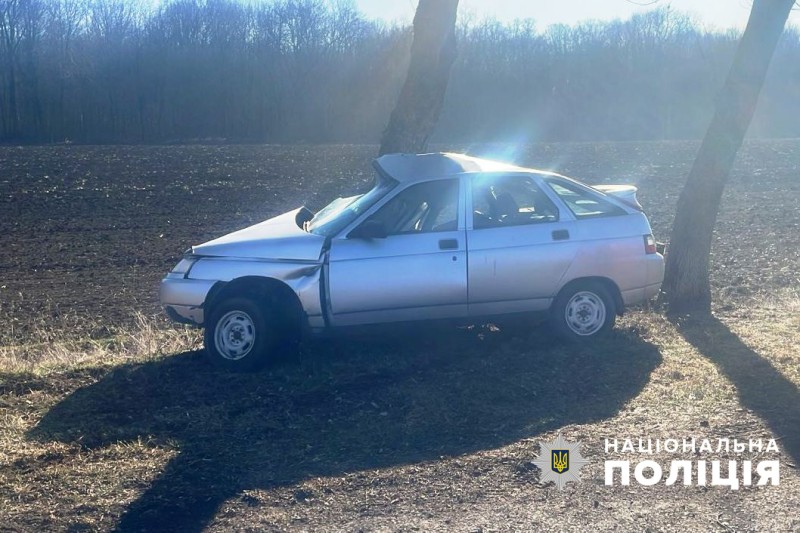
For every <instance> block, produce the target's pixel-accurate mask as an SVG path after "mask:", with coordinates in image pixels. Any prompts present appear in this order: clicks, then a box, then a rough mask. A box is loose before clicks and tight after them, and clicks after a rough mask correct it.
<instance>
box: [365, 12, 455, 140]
mask: <svg viewBox="0 0 800 533" xmlns="http://www.w3.org/2000/svg"><path fill="white" fill-rule="evenodd" d="M457 10H458V0H419V4H418V5H417V12H416V14H415V15H414V41H413V43H412V45H411V63H410V64H409V66H408V77H407V78H406V82H405V85H404V86H403V90H402V92H401V93H400V98H399V99H398V101H397V106H396V107H395V109H394V111H393V112H392V115H391V117H390V119H389V125H388V126H387V128H386V131H385V132H384V134H383V139H382V140H381V147H380V154H387V153H391V152H423V151H425V148H426V147H427V144H428V139H429V138H430V136H431V133H432V132H433V128H434V127H435V126H436V122H437V121H438V120H439V115H440V114H441V111H442V106H443V105H444V95H445V92H446V90H447V81H448V79H449V78H450V68H451V67H452V66H453V62H454V61H455V59H456V33H455V31H456V12H457Z"/></svg>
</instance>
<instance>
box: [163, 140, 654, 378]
mask: <svg viewBox="0 0 800 533" xmlns="http://www.w3.org/2000/svg"><path fill="white" fill-rule="evenodd" d="M375 169H376V170H377V176H376V179H375V184H374V186H373V188H372V189H371V190H370V191H369V192H367V193H366V194H363V195H360V196H352V197H349V198H339V199H337V200H334V201H333V202H332V203H331V204H330V205H328V206H327V207H325V208H324V209H322V210H321V211H319V212H318V213H316V214H314V213H312V212H311V211H309V210H308V209H306V208H305V207H301V208H299V209H295V210H294V211H290V212H288V213H285V214H283V215H280V216H277V217H275V218H272V219H269V220H267V221H265V222H261V223H260V224H256V225H254V226H251V227H249V228H245V229H243V230H240V231H236V232H234V233H231V234H229V235H225V236H224V237H220V238H218V239H215V240H213V241H210V242H207V243H205V244H201V245H199V246H194V247H192V248H191V250H190V251H188V252H187V253H186V255H185V256H184V258H183V260H181V261H180V263H178V265H177V266H176V267H175V268H174V269H173V270H172V272H170V273H169V274H167V276H166V278H164V280H163V282H162V284H161V302H162V304H163V305H164V306H165V308H166V310H167V313H168V314H169V315H170V317H172V318H173V319H175V320H177V321H180V322H188V323H192V324H196V325H200V326H204V327H205V346H206V352H207V354H208V356H209V358H210V359H211V361H212V362H214V363H215V364H217V365H219V366H222V367H225V368H229V369H233V370H254V369H257V368H260V367H262V366H263V365H264V364H266V363H268V362H269V361H270V360H271V359H272V358H273V357H274V356H275V355H276V354H277V353H278V352H279V351H281V350H284V349H286V348H287V347H289V346H290V345H291V344H292V343H293V341H295V340H296V339H298V338H299V336H300V335H301V334H302V333H303V332H305V331H311V332H315V331H317V332H318V331H322V330H326V329H329V328H337V327H341V326H352V325H359V324H375V323H387V322H395V321H409V320H430V319H443V318H449V319H453V318H456V319H464V320H465V321H469V320H473V319H478V318H483V317H491V316H496V315H506V314H512V313H528V312H533V311H548V312H549V313H550V318H551V321H552V325H553V327H554V329H555V331H557V332H558V333H559V334H560V335H562V336H564V337H566V338H568V339H572V340H585V339H591V338H594V337H596V336H598V335H601V334H603V333H605V332H607V331H608V330H610V329H611V328H612V327H613V325H614V320H615V317H616V315H618V314H621V313H622V311H623V309H624V307H625V306H626V305H631V304H639V303H642V302H644V301H646V300H648V299H649V298H651V297H653V296H654V295H655V294H656V293H657V292H658V290H659V288H660V286H661V282H662V279H663V276H664V258H663V257H662V256H661V254H660V253H658V250H657V249H656V242H655V239H654V238H653V235H652V232H651V229H650V224H649V222H648V220H647V217H646V216H645V215H644V213H643V212H642V208H641V206H640V205H639V204H638V202H637V200H636V188H635V187H632V186H625V185H617V186H613V185H612V186H598V187H589V186H587V185H585V184H582V183H580V182H578V181H575V180H572V179H570V178H567V177H564V176H561V175H558V174H554V173H552V172H545V171H540V170H532V169H528V168H521V167H516V166H512V165H509V164H505V163H499V162H496V161H489V160H485V159H478V158H474V157H469V156H466V155H460V154H449V153H435V154H423V155H411V154H392V155H385V156H383V157H380V158H378V159H377V160H376V161H375Z"/></svg>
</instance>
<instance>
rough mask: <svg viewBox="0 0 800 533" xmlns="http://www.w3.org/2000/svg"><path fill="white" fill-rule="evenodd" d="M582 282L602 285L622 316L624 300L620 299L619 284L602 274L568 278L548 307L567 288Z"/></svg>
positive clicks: (615, 309) (618, 313)
mask: <svg viewBox="0 0 800 533" xmlns="http://www.w3.org/2000/svg"><path fill="white" fill-rule="evenodd" d="M584 283H597V284H599V285H602V286H603V287H604V288H605V289H606V290H607V291H608V293H609V294H610V295H611V298H612V299H613V300H614V311H615V312H616V314H617V315H618V316H622V315H623V313H624V312H625V302H624V301H623V300H622V292H621V291H620V290H619V286H617V284H616V283H615V282H614V280H612V279H611V278H606V277H603V276H586V277H583V278H575V279H573V280H570V281H569V282H568V283H567V284H565V285H564V286H563V287H561V289H560V290H559V291H558V293H557V294H556V296H555V298H553V303H552V304H550V308H551V309H552V308H553V306H554V305H555V303H556V301H557V300H558V298H559V297H560V296H561V295H562V294H563V293H564V292H565V291H567V290H570V289H572V288H573V287H575V286H576V285H581V284H584Z"/></svg>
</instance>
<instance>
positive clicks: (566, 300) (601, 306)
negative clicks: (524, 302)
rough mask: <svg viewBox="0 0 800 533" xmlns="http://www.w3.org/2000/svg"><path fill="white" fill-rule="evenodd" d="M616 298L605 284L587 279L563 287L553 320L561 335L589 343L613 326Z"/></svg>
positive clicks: (557, 300)
mask: <svg viewBox="0 0 800 533" xmlns="http://www.w3.org/2000/svg"><path fill="white" fill-rule="evenodd" d="M616 316H617V310H616V306H615V304H614V299H613V298H612V297H611V294H610V293H609V291H608V289H606V287H605V286H603V284H602V283H598V282H594V281H584V282H578V283H573V284H570V285H567V286H566V287H564V288H563V289H562V290H561V292H559V293H558V296H557V297H556V299H555V302H554V303H553V306H552V308H551V311H550V322H551V324H552V326H553V329H554V330H555V332H556V333H557V334H558V336H559V337H561V338H563V339H566V340H568V341H573V342H586V341H590V340H592V339H596V338H598V337H601V336H603V335H606V334H607V333H608V332H609V331H611V328H613V327H614V321H615V320H616Z"/></svg>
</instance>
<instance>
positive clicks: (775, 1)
mask: <svg viewBox="0 0 800 533" xmlns="http://www.w3.org/2000/svg"><path fill="white" fill-rule="evenodd" d="M793 5H794V0H754V1H753V8H752V10H751V12H750V19H749V20H748V22H747V28H746V29H745V31H744V35H743V36H742V40H741V42H740V43H739V47H738V49H737V51H736V56H735V57H734V60H733V64H732V66H731V69H730V72H729V73H728V78H727V80H726V81H725V85H724V86H723V88H722V91H721V93H720V94H719V96H718V100H717V106H716V111H715V114H714V118H713V119H712V121H711V125H710V126H709V128H708V131H707V132H706V136H705V138H704V139H703V143H702V144H701V146H700V151H699V152H698V153H697V157H696V159H695V161H694V165H693V166H692V170H691V172H690V173H689V178H688V180H687V182H686V185H685V186H684V188H683V191H682V192H681V195H680V198H679V199H678V208H677V212H676V214H675V222H674V224H673V226H672V236H671V238H670V243H669V248H668V251H667V265H666V274H665V278H664V285H663V287H662V289H661V290H662V297H663V298H664V299H665V300H666V301H667V303H668V304H669V310H670V311H671V312H677V313H684V312H703V313H708V312H710V310H711V287H710V283H709V277H708V269H709V258H710V253H711V240H712V236H713V232H714V223H715V222H716V218H717V213H718V211H719V204H720V200H721V198H722V191H723V189H724V188H725V184H726V182H727V181H728V176H729V174H730V171H731V168H732V167H733V162H734V160H735V159H736V152H737V151H738V150H739V148H740V147H741V145H742V141H743V140H744V135H745V133H746V131H747V128H748V126H749V125H750V120H751V119H752V117H753V112H754V111H755V107H756V104H757V103H758V95H759V93H760V92H761V87H762V85H763V84H764V78H765V76H766V73H767V69H768V68H769V63H770V60H771V59H772V55H773V53H774V51H775V47H776V46H777V44H778V40H779V39H780V36H781V34H782V32H783V27H784V25H785V24H786V20H787V18H788V16H789V11H790V10H791V8H792V6H793Z"/></svg>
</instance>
